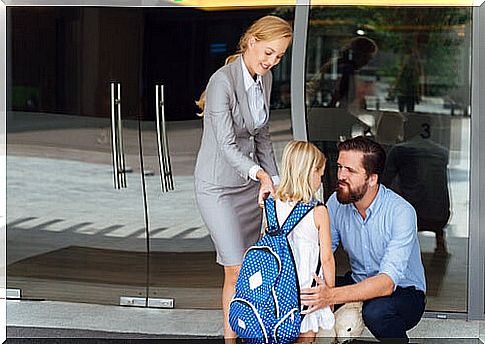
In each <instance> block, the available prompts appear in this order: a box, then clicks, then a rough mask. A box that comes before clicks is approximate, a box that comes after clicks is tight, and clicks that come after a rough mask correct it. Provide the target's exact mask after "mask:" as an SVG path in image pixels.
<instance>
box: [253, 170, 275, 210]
mask: <svg viewBox="0 0 485 344" xmlns="http://www.w3.org/2000/svg"><path fill="white" fill-rule="evenodd" d="M256 178H258V180H259V183H260V186H259V196H258V204H259V206H260V207H261V208H263V207H264V200H265V199H266V198H268V196H269V195H273V194H274V192H275V190H274V184H273V180H272V179H271V177H270V176H269V174H268V173H266V172H265V171H264V170H263V169H260V170H259V171H258V172H257V173H256Z"/></svg>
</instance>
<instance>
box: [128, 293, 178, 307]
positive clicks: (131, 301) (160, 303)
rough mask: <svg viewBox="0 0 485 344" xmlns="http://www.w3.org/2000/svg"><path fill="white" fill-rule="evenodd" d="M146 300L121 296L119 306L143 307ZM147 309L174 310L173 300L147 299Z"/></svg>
mask: <svg viewBox="0 0 485 344" xmlns="http://www.w3.org/2000/svg"><path fill="white" fill-rule="evenodd" d="M146 305H147V300H146V298H145V297H132V296H121V297H120V306H132V307H145V306H146ZM148 307H150V308H174V307H175V299H168V298H155V297H149V298H148Z"/></svg>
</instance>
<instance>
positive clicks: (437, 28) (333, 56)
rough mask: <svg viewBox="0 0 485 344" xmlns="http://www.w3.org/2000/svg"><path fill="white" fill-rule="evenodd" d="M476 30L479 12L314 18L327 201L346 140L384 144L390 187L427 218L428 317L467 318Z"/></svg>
mask: <svg viewBox="0 0 485 344" xmlns="http://www.w3.org/2000/svg"><path fill="white" fill-rule="evenodd" d="M470 27H471V9H470V8H452V7H447V8H436V7H435V8H425V7H420V8H412V7H404V8H403V7H389V8H386V7H357V6H354V7H321V6H313V7H312V8H311V12H310V21H309V39H308V45H307V61H306V104H307V124H308V133H309V139H310V140H311V141H313V142H315V143H316V144H317V145H319V147H320V148H321V149H322V150H323V151H324V152H325V153H326V154H327V156H328V157H329V162H328V164H327V171H326V175H325V186H326V192H325V197H328V196H329V195H330V194H331V193H332V192H333V190H334V187H335V181H336V169H335V161H336V157H337V150H336V143H337V142H338V141H340V140H343V139H345V138H349V137H353V136H357V135H367V136H370V137H373V138H375V139H376V140H377V141H378V142H380V143H381V144H382V145H384V147H385V149H386V150H387V152H388V163H387V168H386V171H387V172H386V175H385V176H384V179H383V182H384V183H385V184H387V185H388V186H390V187H392V188H393V189H394V190H396V191H397V192H398V193H400V194H401V195H402V196H403V197H404V198H406V199H407V200H408V201H409V202H410V203H411V204H412V205H413V206H414V207H415V208H416V211H417V214H418V223H419V240H420V244H421V251H422V258H423V262H424V265H425V269H426V276H427V283H428V292H427V297H428V304H427V310H428V311H452V312H453V311H457V312H466V311H467V269H466V268H464V267H466V266H467V259H468V252H467V247H468V233H469V231H468V213H469V201H468V199H469V197H468V195H469V193H468V190H469V153H470V141H469V137H470V135H469V134H470V110H469V109H470V84H471V81H470V47H471V35H470ZM338 260H339V273H340V274H342V273H344V272H345V271H346V270H347V269H348V266H347V265H346V264H345V263H344V261H345V257H344V256H341V255H340V253H339V259H338Z"/></svg>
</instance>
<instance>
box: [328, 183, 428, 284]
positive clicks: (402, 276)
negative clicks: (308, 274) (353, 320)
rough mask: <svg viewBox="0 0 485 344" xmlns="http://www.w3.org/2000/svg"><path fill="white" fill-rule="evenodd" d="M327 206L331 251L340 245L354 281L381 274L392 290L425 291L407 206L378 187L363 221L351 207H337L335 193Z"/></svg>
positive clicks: (414, 222)
mask: <svg viewBox="0 0 485 344" xmlns="http://www.w3.org/2000/svg"><path fill="white" fill-rule="evenodd" d="M327 207H328V212H329V215H330V227H331V233H332V249H333V250H334V251H335V250H336V249H337V246H338V244H339V242H341V243H342V245H343V248H344V250H345V251H346V252H347V253H348V255H349V259H350V265H351V268H352V278H353V279H354V280H355V281H356V282H360V281H362V280H364V279H366V278H368V277H372V276H375V275H377V274H380V273H384V274H386V275H388V276H389V277H390V278H391V279H392V280H393V282H394V289H395V288H396V287H397V286H399V287H402V288H405V287H410V286H414V287H416V289H418V290H422V291H423V292H426V280H425V277H424V268H423V264H422V262H421V251H420V248H419V241H418V233H417V220H416V211H415V210H414V208H413V207H412V206H411V204H409V203H408V202H407V201H406V200H405V199H404V198H402V197H401V196H399V195H398V194H396V193H395V192H394V191H392V190H390V189H388V188H386V187H385V186H384V185H382V184H380V185H379V191H378V192H377V196H376V198H375V199H374V201H373V202H372V204H371V205H370V207H369V208H368V209H367V211H366V218H365V220H364V219H363V218H362V216H360V214H359V212H358V211H357V208H356V207H355V206H354V205H353V204H341V203H340V202H339V201H338V200H337V195H336V193H334V194H333V195H332V196H330V198H329V200H328V202H327Z"/></svg>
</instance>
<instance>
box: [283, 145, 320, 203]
mask: <svg viewBox="0 0 485 344" xmlns="http://www.w3.org/2000/svg"><path fill="white" fill-rule="evenodd" d="M325 162H326V158H325V155H324V154H323V153H322V152H321V151H320V150H319V149H318V148H317V147H315V145H313V144H312V143H310V142H306V141H290V142H289V143H288V144H287V145H286V147H285V149H284V151H283V158H282V166H281V168H282V170H283V171H282V174H281V182H280V185H279V186H278V189H277V190H276V198H277V199H279V200H281V201H283V202H286V201H292V202H298V201H302V202H305V203H308V202H310V201H311V200H312V199H313V198H314V197H315V195H314V193H313V190H312V176H313V172H314V171H316V170H318V169H320V168H322V167H323V166H324V165H325Z"/></svg>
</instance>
